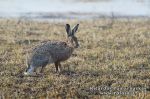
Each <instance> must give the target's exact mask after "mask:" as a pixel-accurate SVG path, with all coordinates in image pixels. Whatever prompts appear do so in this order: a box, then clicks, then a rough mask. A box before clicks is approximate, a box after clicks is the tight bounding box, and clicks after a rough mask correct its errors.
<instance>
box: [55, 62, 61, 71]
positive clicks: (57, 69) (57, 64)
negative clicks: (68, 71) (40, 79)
mask: <svg viewBox="0 0 150 99" xmlns="http://www.w3.org/2000/svg"><path fill="white" fill-rule="evenodd" d="M58 67H59V68H58ZM55 68H56V72H61V71H62V68H61V64H60V62H55Z"/></svg>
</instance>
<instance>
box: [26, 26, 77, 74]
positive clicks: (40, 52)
mask: <svg viewBox="0 0 150 99" xmlns="http://www.w3.org/2000/svg"><path fill="white" fill-rule="evenodd" d="M78 27H79V24H77V25H76V26H75V27H74V28H73V29H72V30H71V27H70V25H69V24H66V26H65V28H66V32H67V41H66V42H65V41H50V40H49V41H45V42H43V43H41V44H40V45H39V46H37V47H35V48H34V49H33V50H32V53H31V55H30V57H29V58H28V62H27V64H28V68H27V70H26V72H24V74H25V75H28V74H31V73H33V72H34V71H35V70H36V68H38V67H41V71H40V72H41V73H42V72H43V69H44V67H45V66H46V65H47V64H51V63H54V64H55V68H56V72H58V71H59V72H60V71H61V70H62V68H61V64H60V62H62V61H65V60H67V59H69V57H70V56H71V55H72V52H73V50H74V49H75V48H78V47H79V43H78V39H77V37H76V36H75V33H76V31H77V30H78Z"/></svg>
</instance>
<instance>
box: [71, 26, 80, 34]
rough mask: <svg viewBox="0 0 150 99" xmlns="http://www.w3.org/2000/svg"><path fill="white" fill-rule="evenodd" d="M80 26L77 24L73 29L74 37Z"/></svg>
mask: <svg viewBox="0 0 150 99" xmlns="http://www.w3.org/2000/svg"><path fill="white" fill-rule="evenodd" d="M78 27H79V24H77V25H76V26H75V27H74V28H73V29H72V35H74V34H75V33H76V32H77V30H78Z"/></svg>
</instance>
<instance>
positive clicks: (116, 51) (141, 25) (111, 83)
mask: <svg viewBox="0 0 150 99" xmlns="http://www.w3.org/2000/svg"><path fill="white" fill-rule="evenodd" d="M110 22H111V20H110V19H105V20H104V19H98V20H88V21H87V20H86V21H77V20H73V21H69V20H68V21H64V22H50V23H48V22H37V21H27V20H21V21H20V22H19V20H18V19H0V99H1V98H2V99H3V98H6V99H7V98H18V99H21V98H60V99H61V98H64V99H65V98H75V99H76V98H80V99H81V98H84V99H86V98H91V99H92V98H95V99H97V98H104V99H105V98H106V99H107V98H131V99H132V98H138V97H140V98H143V97H144V98H146V97H147V99H148V97H150V94H149V92H150V69H149V68H150V62H149V59H150V31H149V28H150V20H149V19H138V18H135V19H130V20H127V19H115V20H114V24H113V26H112V27H110V28H102V27H104V26H106V27H107V24H109V23H110ZM66 23H69V24H71V25H72V26H73V25H75V24H77V23H80V26H79V31H78V32H77V34H76V35H77V37H78V40H79V43H80V48H78V49H76V50H75V51H74V54H76V55H77V56H76V55H74V56H72V57H71V58H70V59H69V60H67V61H65V62H63V63H62V65H63V72H62V74H60V75H59V74H57V73H55V72H54V71H55V67H54V65H53V64H50V65H48V66H47V67H46V69H45V71H44V74H43V75H42V76H37V77H30V76H22V75H21V73H22V72H23V71H24V70H25V69H26V57H27V56H28V54H27V53H28V51H30V49H31V48H32V47H33V46H35V45H36V44H38V43H39V42H41V41H44V40H65V39H66V32H65V28H64V26H65V24H66ZM92 87H93V88H94V87H95V88H96V87H108V88H116V87H119V88H125V87H126V88H132V90H131V91H133V88H141V89H140V90H137V91H134V92H137V93H136V94H134V95H131V96H129V95H99V91H96V90H95V91H91V90H90V88H92ZM142 88H146V93H144V92H141V90H144V89H142ZM116 90H117V89H113V90H112V92H116ZM119 90H121V89H119ZM108 91H110V90H103V91H102V92H108ZM121 91H122V90H121ZM125 91H126V92H128V91H129V89H126V90H125ZM122 92H123V91H122Z"/></svg>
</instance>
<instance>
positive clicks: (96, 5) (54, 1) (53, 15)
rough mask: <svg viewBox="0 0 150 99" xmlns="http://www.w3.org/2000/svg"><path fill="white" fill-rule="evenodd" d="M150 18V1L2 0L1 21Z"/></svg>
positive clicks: (0, 3) (0, 7)
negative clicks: (8, 19) (107, 17)
mask: <svg viewBox="0 0 150 99" xmlns="http://www.w3.org/2000/svg"><path fill="white" fill-rule="evenodd" d="M112 14H113V15H115V16H120V17H125V16H128V17H129V16H131V17H137V16H138V17H139V16H146V17H149V16H150V0H0V17H21V18H22V17H23V18H37V19H38V18H39V19H68V18H69V19H74V18H77V19H88V18H99V17H101V16H111V15H112Z"/></svg>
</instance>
